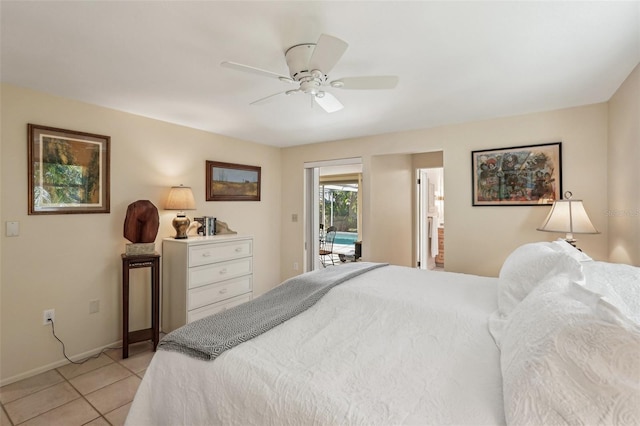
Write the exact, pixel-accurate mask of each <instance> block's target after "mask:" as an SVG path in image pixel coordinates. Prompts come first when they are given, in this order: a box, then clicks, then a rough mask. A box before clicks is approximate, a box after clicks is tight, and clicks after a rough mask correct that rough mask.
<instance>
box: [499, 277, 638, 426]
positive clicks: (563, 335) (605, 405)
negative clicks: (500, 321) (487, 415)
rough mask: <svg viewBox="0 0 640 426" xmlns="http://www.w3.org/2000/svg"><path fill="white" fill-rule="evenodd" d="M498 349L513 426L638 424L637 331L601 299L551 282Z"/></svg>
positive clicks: (530, 300)
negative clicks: (499, 349)
mask: <svg viewBox="0 0 640 426" xmlns="http://www.w3.org/2000/svg"><path fill="white" fill-rule="evenodd" d="M501 349H502V351H501V367H502V376H503V382H504V386H503V395H504V408H505V418H506V420H507V423H508V424H514V425H542V424H545V425H547V424H583V425H591V424H594V425H595V424H616V425H625V424H630V425H638V424H640V357H639V356H638V354H639V353H640V327H638V325H637V324H635V323H634V322H632V321H629V319H628V318H627V317H625V316H624V315H622V314H621V312H620V311H619V310H618V309H617V308H616V307H614V306H613V305H611V304H610V303H607V302H606V301H604V300H603V299H602V298H601V297H600V295H598V294H597V293H593V292H591V291H590V290H588V289H586V288H585V287H583V286H581V285H579V284H577V283H575V282H572V281H569V282H567V281H566V277H564V278H562V277H549V278H548V279H547V280H545V281H544V282H543V283H541V284H540V286H539V287H538V288H536V289H535V290H534V291H532V292H531V294H530V295H529V296H528V297H527V298H526V299H525V300H523V302H522V303H521V304H520V305H518V306H517V307H516V308H515V309H514V311H513V312H512V314H511V315H510V316H509V319H508V322H507V324H506V327H505V329H504V335H503V338H502V348H501Z"/></svg>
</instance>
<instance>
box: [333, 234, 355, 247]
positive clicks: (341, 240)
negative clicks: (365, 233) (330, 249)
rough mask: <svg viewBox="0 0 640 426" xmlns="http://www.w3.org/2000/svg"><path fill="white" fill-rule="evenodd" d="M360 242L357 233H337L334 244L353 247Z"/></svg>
mask: <svg viewBox="0 0 640 426" xmlns="http://www.w3.org/2000/svg"><path fill="white" fill-rule="evenodd" d="M357 240H358V233H357V232H336V238H335V239H334V240H333V243H334V244H344V245H353V244H355V243H356V241H357Z"/></svg>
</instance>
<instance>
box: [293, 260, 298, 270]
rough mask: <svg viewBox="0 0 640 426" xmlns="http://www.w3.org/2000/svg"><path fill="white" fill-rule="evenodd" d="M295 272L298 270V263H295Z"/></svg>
mask: <svg viewBox="0 0 640 426" xmlns="http://www.w3.org/2000/svg"><path fill="white" fill-rule="evenodd" d="M293 270H294V271H297V270H298V262H293Z"/></svg>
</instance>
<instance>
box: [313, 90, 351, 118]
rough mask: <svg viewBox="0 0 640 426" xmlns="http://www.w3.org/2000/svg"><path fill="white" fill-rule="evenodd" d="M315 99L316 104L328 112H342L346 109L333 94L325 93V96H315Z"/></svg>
mask: <svg viewBox="0 0 640 426" xmlns="http://www.w3.org/2000/svg"><path fill="white" fill-rule="evenodd" d="M313 99H315V100H316V103H317V104H318V105H320V107H321V108H322V109H323V110H325V111H326V112H329V113H331V112H336V111H340V110H341V109H342V108H344V105H342V103H341V102H340V101H339V100H338V99H337V98H336V97H335V96H333V95H332V94H331V93H329V92H324V96H322V97H320V96H314V97H313Z"/></svg>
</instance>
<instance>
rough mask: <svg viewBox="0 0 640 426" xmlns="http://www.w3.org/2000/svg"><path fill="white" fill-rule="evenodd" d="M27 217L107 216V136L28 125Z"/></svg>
mask: <svg viewBox="0 0 640 426" xmlns="http://www.w3.org/2000/svg"><path fill="white" fill-rule="evenodd" d="M27 132H28V141H27V142H28V143H27V156H28V162H27V164H28V185H29V186H28V191H29V193H28V194H27V199H28V204H29V214H30V215H35V214H68V213H109V211H110V210H109V208H110V204H109V143H110V142H111V138H110V137H109V136H103V135H95V134H92V133H85V132H78V131H75V130H65V129H56V128H55V127H47V126H39V125H37V124H28V125H27Z"/></svg>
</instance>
